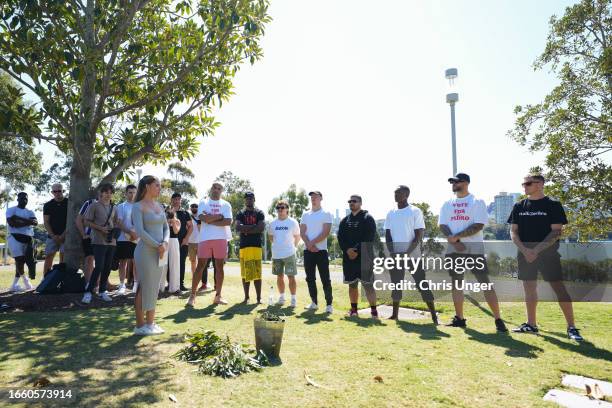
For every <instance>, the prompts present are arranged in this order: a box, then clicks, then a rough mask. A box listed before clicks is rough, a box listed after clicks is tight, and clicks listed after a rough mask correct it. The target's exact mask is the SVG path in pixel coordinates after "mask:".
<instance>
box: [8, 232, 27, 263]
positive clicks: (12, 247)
mask: <svg viewBox="0 0 612 408" xmlns="http://www.w3.org/2000/svg"><path fill="white" fill-rule="evenodd" d="M7 244H8V249H9V252H10V254H11V256H12V257H13V258H19V257H20V256H25V253H26V249H27V248H28V244H24V243H22V242H19V241H17V240H16V239H15V238H14V237H13V236H12V235H11V234H9V236H8V239H7Z"/></svg>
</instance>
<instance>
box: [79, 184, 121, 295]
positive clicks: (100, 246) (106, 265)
mask: <svg viewBox="0 0 612 408" xmlns="http://www.w3.org/2000/svg"><path fill="white" fill-rule="evenodd" d="M99 190H100V196H99V199H98V201H96V202H94V203H92V204H91V205H90V206H89V208H88V209H87V214H85V224H86V225H87V226H89V227H91V229H92V239H91V243H92V246H93V254H94V259H95V267H94V270H93V273H92V275H91V278H90V279H89V283H88V284H87V287H86V288H85V294H84V295H83V300H82V302H83V303H85V304H89V303H90V302H91V297H92V292H93V289H94V287H95V286H96V282H97V281H98V278H100V287H99V291H98V292H99V294H100V297H101V298H102V300H104V301H105V302H112V300H113V299H112V298H111V297H110V296H109V295H108V293H107V291H106V286H107V284H108V275H110V271H111V265H112V262H113V257H114V256H115V248H116V245H117V241H116V237H115V236H114V228H115V226H116V225H117V207H116V206H115V205H114V204H113V203H112V202H111V198H112V196H113V193H114V192H115V188H114V187H113V185H112V184H110V183H104V184H102V185H100V189H99Z"/></svg>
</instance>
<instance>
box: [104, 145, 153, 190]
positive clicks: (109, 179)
mask: <svg viewBox="0 0 612 408" xmlns="http://www.w3.org/2000/svg"><path fill="white" fill-rule="evenodd" d="M152 153H153V146H152V145H147V146H144V147H143V148H141V149H140V150H137V151H136V152H134V153H133V154H131V155H130V156H129V157H128V158H127V159H125V160H124V161H123V162H121V163H119V164H118V165H116V166H115V167H114V168H113V169H112V170H111V171H110V172H109V173H108V174H107V175H106V176H104V178H103V179H102V180H101V181H100V184H102V183H113V182H114V181H115V180H116V179H117V176H118V175H119V174H120V173H121V172H123V171H124V170H126V169H127V168H129V167H131V166H132V165H133V164H134V163H137V162H138V161H139V160H140V159H142V158H143V157H144V156H145V155H146V154H152Z"/></svg>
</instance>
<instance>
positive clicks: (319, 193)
mask: <svg viewBox="0 0 612 408" xmlns="http://www.w3.org/2000/svg"><path fill="white" fill-rule="evenodd" d="M313 194H316V195H318V196H319V197H321V198H323V194H321V192H320V191H318V190H315V191H311V192H310V193H308V195H309V196H311V195H313Z"/></svg>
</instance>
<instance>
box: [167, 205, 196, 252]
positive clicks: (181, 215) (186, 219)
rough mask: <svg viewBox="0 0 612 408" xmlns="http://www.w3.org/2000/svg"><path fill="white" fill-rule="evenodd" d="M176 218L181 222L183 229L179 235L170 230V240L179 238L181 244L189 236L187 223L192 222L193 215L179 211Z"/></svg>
mask: <svg viewBox="0 0 612 408" xmlns="http://www.w3.org/2000/svg"><path fill="white" fill-rule="evenodd" d="M176 218H178V219H179V220H180V221H181V229H180V230H179V232H178V234H175V233H174V231H173V230H172V228H170V238H178V240H179V244H180V243H181V241H183V238H185V236H186V235H187V223H188V222H189V221H191V215H190V214H189V213H188V212H187V211H185V210H178V211H177V212H176Z"/></svg>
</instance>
